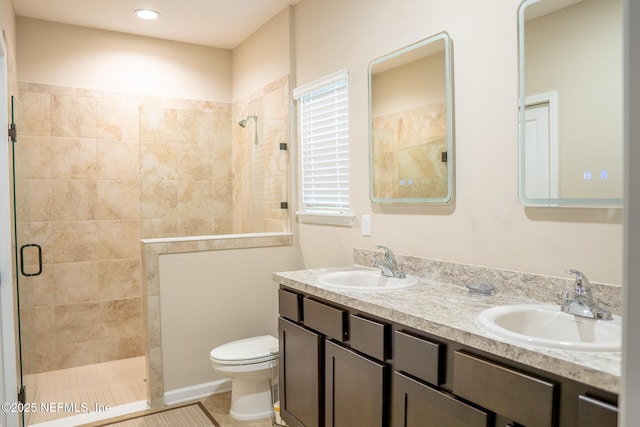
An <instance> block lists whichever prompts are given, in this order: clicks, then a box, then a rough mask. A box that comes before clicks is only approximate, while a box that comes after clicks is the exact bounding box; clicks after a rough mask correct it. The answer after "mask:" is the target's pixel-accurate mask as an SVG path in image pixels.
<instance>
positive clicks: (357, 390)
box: [325, 341, 389, 427]
mask: <svg viewBox="0 0 640 427" xmlns="http://www.w3.org/2000/svg"><path fill="white" fill-rule="evenodd" d="M325 349H326V350H325V425H326V426H327V427H351V426H363V427H364V426H367V427H383V426H387V425H388V423H387V421H386V420H387V419H388V417H387V414H386V412H387V411H386V408H387V407H388V405H387V403H386V396H387V392H386V387H387V375H388V371H389V366H388V365H386V364H384V363H381V362H377V361H375V360H372V359H369V358H367V357H365V356H363V355H361V354H358V353H356V352H354V351H352V350H349V349H347V348H345V347H343V346H340V345H337V344H335V343H333V342H331V341H326V343H325Z"/></svg>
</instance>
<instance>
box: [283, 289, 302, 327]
mask: <svg viewBox="0 0 640 427" xmlns="http://www.w3.org/2000/svg"><path fill="white" fill-rule="evenodd" d="M301 299H302V295H298V294H296V293H295V292H290V291H287V290H285V289H278V308H279V311H280V316H282V317H286V318H287V319H289V320H293V321H294V322H299V321H300V320H301V319H300V300H301Z"/></svg>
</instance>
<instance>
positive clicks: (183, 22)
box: [13, 0, 300, 49]
mask: <svg viewBox="0 0 640 427" xmlns="http://www.w3.org/2000/svg"><path fill="white" fill-rule="evenodd" d="M299 1H300V0H180V1H176V0H55V1H42V0H13V3H14V7H15V11H16V15H18V16H25V17H30V18H37V19H44V20H47V21H54V22H61V23H65V24H73V25H81V26H85V27H92V28H99V29H103V30H110V31H118V32H122V33H129V34H136V35H141V36H147V37H156V38H161V39H166V40H174V41H179V42H185V43H192V44H198V45H204V46H211V47H217V48H222V49H233V48H235V47H236V46H238V45H239V44H240V43H242V42H243V41H244V40H245V39H246V38H247V37H249V36H250V35H251V34H253V33H254V32H255V31H256V30H257V29H258V28H260V27H261V26H262V25H263V24H265V23H266V22H268V21H269V20H270V19H271V18H273V17H274V16H276V15H277V14H278V13H279V12H281V11H282V10H283V9H285V8H286V7H287V6H289V5H293V4H296V3H298V2H299ZM136 9H153V10H155V11H157V12H160V18H159V19H157V20H156V21H143V20H141V19H139V18H137V17H136V16H135V15H134V14H133V12H134V10H136Z"/></svg>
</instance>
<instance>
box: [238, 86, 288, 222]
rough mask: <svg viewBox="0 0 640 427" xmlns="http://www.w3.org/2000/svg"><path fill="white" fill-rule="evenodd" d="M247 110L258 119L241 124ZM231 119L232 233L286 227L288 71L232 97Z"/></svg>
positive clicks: (246, 114) (247, 113)
mask: <svg viewBox="0 0 640 427" xmlns="http://www.w3.org/2000/svg"><path fill="white" fill-rule="evenodd" d="M249 115H257V116H258V119H257V120H255V121H254V120H253V119H250V120H248V121H247V125H246V127H245V128H242V127H240V126H239V125H238V122H239V121H240V120H242V119H244V118H246V117H247V116H249ZM233 119H234V120H233V124H232V130H233V207H234V216H233V229H234V232H235V233H254V232H265V231H270V232H282V231H289V230H288V220H287V218H288V214H287V212H288V211H287V209H283V208H282V207H281V203H282V202H287V201H288V195H289V192H288V188H289V181H288V176H289V166H290V163H289V159H290V157H289V149H290V147H289V78H288V76H287V77H283V78H280V79H278V80H276V81H274V82H272V83H271V84H269V85H267V86H265V87H263V88H261V89H259V90H257V91H255V92H254V93H252V94H251V95H250V96H247V97H245V98H243V99H240V100H237V101H235V102H234V104H233ZM256 126H257V132H256ZM282 144H284V147H283V146H282Z"/></svg>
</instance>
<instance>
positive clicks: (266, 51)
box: [231, 8, 292, 101]
mask: <svg viewBox="0 0 640 427" xmlns="http://www.w3.org/2000/svg"><path fill="white" fill-rule="evenodd" d="M291 13H292V10H291V8H288V9H285V10H283V11H282V12H280V13H279V14H278V15H276V16H275V17H274V18H273V19H271V20H270V21H269V22H267V23H266V24H264V25H263V26H262V27H261V28H260V29H258V30H257V31H256V32H255V33H254V34H252V35H251V36H250V37H249V38H248V39H247V40H245V41H244V42H242V43H241V44H240V45H239V46H238V47H236V48H235V49H234V50H233V52H232V54H231V64H232V66H231V68H232V81H233V94H232V99H233V101H237V100H238V99H240V98H244V97H248V96H251V94H252V93H253V92H254V91H255V90H256V89H258V88H260V87H262V86H265V85H267V84H269V83H271V82H273V81H275V80H277V79H279V78H280V77H282V76H285V75H287V74H289V68H290V66H289V57H290V52H289V50H290V44H289V38H290V30H289V20H290V19H291Z"/></svg>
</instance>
